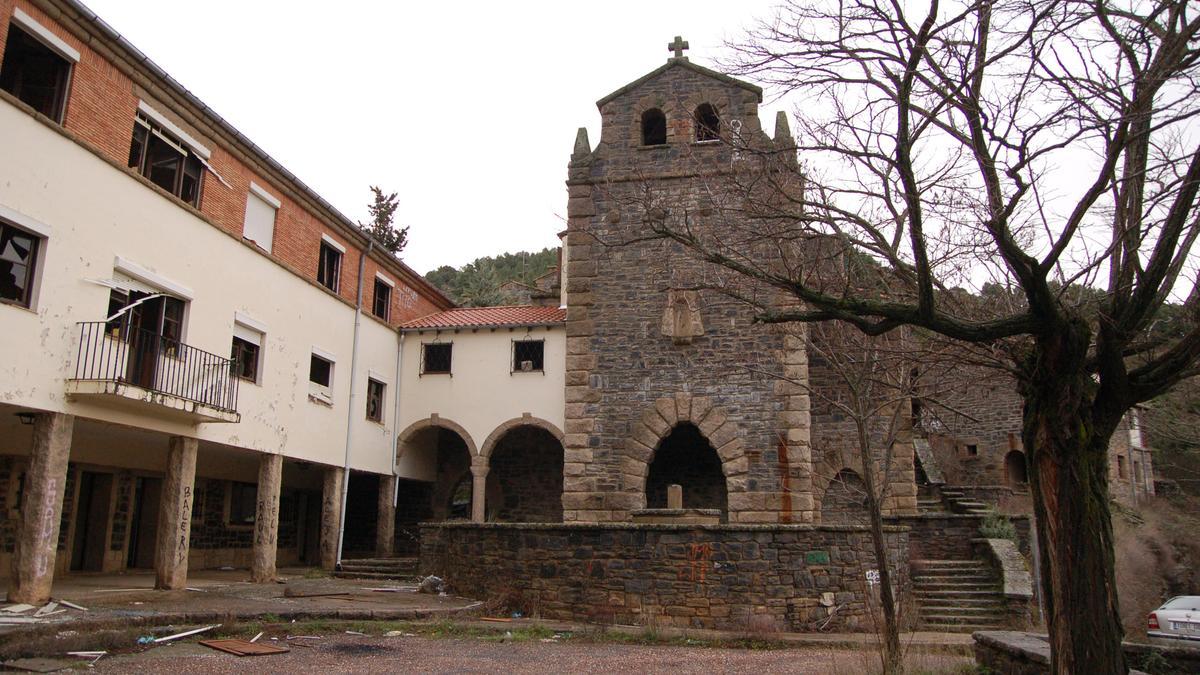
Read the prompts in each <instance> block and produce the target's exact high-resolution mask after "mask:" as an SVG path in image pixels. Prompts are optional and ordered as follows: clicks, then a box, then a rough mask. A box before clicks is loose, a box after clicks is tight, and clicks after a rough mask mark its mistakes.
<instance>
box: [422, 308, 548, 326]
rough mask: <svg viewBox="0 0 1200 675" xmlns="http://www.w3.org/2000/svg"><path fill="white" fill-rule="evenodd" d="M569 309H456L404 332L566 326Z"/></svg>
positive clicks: (432, 316) (440, 313)
mask: <svg viewBox="0 0 1200 675" xmlns="http://www.w3.org/2000/svg"><path fill="white" fill-rule="evenodd" d="M566 320H567V310H566V309H565V308H562V307H541V306H535V305H511V306H508V307H456V308H454V309H448V310H446V311H444V312H438V313H437V314H430V315H428V316H423V317H421V318H419V319H413V320H412V321H409V322H407V323H405V324H402V325H401V326H400V329H401V330H417V329H421V328H480V327H483V328H488V327H496V326H544V325H549V324H557V323H564V322H566Z"/></svg>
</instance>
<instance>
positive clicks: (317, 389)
mask: <svg viewBox="0 0 1200 675" xmlns="http://www.w3.org/2000/svg"><path fill="white" fill-rule="evenodd" d="M333 368H334V360H333V357H332V356H330V355H329V354H327V353H325V352H322V351H320V350H318V349H315V348H314V349H313V352H312V357H311V359H310V360H309V363H308V394H309V398H310V399H315V400H317V401H319V402H321V403H324V404H326V405H333Z"/></svg>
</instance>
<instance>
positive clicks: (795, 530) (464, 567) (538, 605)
mask: <svg viewBox="0 0 1200 675" xmlns="http://www.w3.org/2000/svg"><path fill="white" fill-rule="evenodd" d="M886 530H887V531H886V533H885V535H886V537H887V539H888V556H889V561H890V563H891V564H890V568H891V569H892V570H893V579H895V583H896V588H897V593H896V595H897V598H898V599H899V600H900V603H901V607H902V608H903V606H904V605H905V604H907V603H906V599H907V598H908V596H909V589H910V580H909V571H908V541H909V540H908V531H907V529H906V528H897V527H888V528H886ZM872 550H873V549H872V545H871V536H870V533H869V532H868V531H867V529H866V528H863V527H854V526H814V525H705V526H695V525H665V524H617V523H603V524H582V523H568V524H516V523H512V524H508V523H425V524H422V527H421V572H422V574H436V575H438V576H440V577H442V578H444V579H445V580H446V581H447V582H448V583H449V584H450V586H451V587H452V588H453V589H454V592H455V593H458V594H461V595H466V596H469V597H474V598H478V599H480V600H485V601H495V602H500V603H503V604H504V605H506V606H507V608H508V609H510V610H511V609H520V610H521V611H524V612H526V613H529V614H531V615H537V616H541V617H544V618H550V619H572V620H583V621H593V622H599V623H623V624H643V625H673V626H682V627H695V628H717V629H725V630H742V629H746V628H748V627H749V626H752V625H753V626H757V627H759V629H761V628H762V627H763V626H764V623H766V624H773V625H774V627H775V628H777V629H780V630H788V631H807V630H815V629H816V628H817V627H818V626H820V625H824V626H825V628H827V629H830V630H856V629H859V628H863V629H869V626H870V621H869V620H867V612H868V611H869V609H868V608H869V607H877V606H878V588H879V587H878V585H874V586H872V585H870V584H868V582H867V578H866V577H867V571H868V570H873V569H875V567H876V565H875V562H874V555H873V553H872ZM831 615H832V616H831ZM752 616H753V617H758V616H765V617H769V618H766V619H760V618H755V619H754V620H753V622H752V621H751V617H752Z"/></svg>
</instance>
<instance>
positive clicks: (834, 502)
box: [821, 469, 867, 525]
mask: <svg viewBox="0 0 1200 675" xmlns="http://www.w3.org/2000/svg"><path fill="white" fill-rule="evenodd" d="M821 522H823V523H826V524H831V525H865V524H866V523H867V488H866V486H865V485H864V484H863V480H862V477H861V476H859V475H858V472H856V471H854V470H853V469H842V470H841V471H839V472H838V473H837V475H836V476H834V477H833V480H831V481H830V482H829V487H827V488H826V489H825V496H824V497H823V498H822V499H821Z"/></svg>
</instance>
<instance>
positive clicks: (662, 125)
mask: <svg viewBox="0 0 1200 675" xmlns="http://www.w3.org/2000/svg"><path fill="white" fill-rule="evenodd" d="M666 142H667V116H666V115H664V114H663V111H661V110H659V109H658V108H651V109H649V110H647V111H646V112H644V113H642V145H664V144H666Z"/></svg>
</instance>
